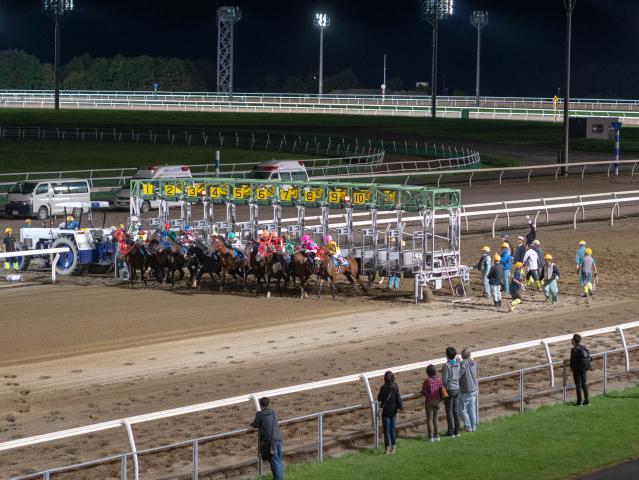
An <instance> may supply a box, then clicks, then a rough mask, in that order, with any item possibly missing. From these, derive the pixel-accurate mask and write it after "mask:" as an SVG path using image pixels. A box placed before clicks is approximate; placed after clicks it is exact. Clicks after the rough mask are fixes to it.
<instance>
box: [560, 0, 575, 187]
mask: <svg viewBox="0 0 639 480" xmlns="http://www.w3.org/2000/svg"><path fill="white" fill-rule="evenodd" d="M563 2H564V7H565V9H566V81H565V85H564V89H565V92H564V146H563V159H562V160H563V163H564V168H563V173H564V175H565V176H568V163H569V159H568V154H569V150H570V63H571V58H570V54H571V50H572V12H573V10H574V9H575V3H576V2H577V0H563Z"/></svg>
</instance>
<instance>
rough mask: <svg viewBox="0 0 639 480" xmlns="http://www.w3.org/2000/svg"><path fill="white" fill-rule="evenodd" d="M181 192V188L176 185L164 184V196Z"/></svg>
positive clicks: (173, 195)
mask: <svg viewBox="0 0 639 480" xmlns="http://www.w3.org/2000/svg"><path fill="white" fill-rule="evenodd" d="M181 193H182V190H180V188H179V187H178V186H177V185H171V184H166V185H164V196H165V197H177V196H178V195H180V194H181Z"/></svg>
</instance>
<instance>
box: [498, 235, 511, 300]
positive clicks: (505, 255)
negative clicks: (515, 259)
mask: <svg viewBox="0 0 639 480" xmlns="http://www.w3.org/2000/svg"><path fill="white" fill-rule="evenodd" d="M500 256H501V260H500V262H501V264H502V266H503V267H504V282H503V284H502V285H503V287H504V288H503V290H504V292H510V259H511V257H512V256H511V254H510V246H509V244H508V243H506V242H504V243H502V244H501V255H500Z"/></svg>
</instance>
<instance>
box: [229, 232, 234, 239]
mask: <svg viewBox="0 0 639 480" xmlns="http://www.w3.org/2000/svg"><path fill="white" fill-rule="evenodd" d="M227 237H228V239H229V240H233V239H234V238H235V232H229V234H228V235H227Z"/></svg>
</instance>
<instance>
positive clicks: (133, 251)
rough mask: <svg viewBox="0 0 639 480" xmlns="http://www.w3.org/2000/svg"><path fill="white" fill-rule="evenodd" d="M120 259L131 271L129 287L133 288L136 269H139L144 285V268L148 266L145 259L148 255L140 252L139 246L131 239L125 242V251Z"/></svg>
mask: <svg viewBox="0 0 639 480" xmlns="http://www.w3.org/2000/svg"><path fill="white" fill-rule="evenodd" d="M122 260H123V261H124V262H125V263H126V265H127V267H128V268H129V272H131V275H130V279H131V288H133V281H134V280H136V277H137V275H136V271H137V270H140V277H141V278H142V281H143V282H144V286H145V287H146V276H145V274H146V269H147V268H148V264H147V260H148V256H147V255H145V254H144V253H142V249H141V247H140V246H139V245H138V244H136V243H133V242H131V241H127V242H126V253H125V254H124V255H123V257H122Z"/></svg>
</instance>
